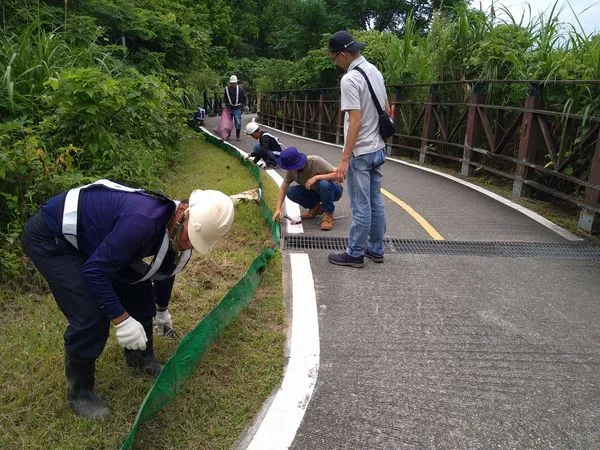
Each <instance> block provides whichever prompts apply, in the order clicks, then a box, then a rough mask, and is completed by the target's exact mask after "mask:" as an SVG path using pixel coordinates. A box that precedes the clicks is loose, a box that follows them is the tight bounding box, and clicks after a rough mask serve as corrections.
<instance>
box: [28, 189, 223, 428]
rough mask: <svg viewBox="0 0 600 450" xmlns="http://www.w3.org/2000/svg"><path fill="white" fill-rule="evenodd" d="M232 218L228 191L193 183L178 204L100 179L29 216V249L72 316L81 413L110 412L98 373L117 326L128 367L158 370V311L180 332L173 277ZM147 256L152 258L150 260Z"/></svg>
mask: <svg viewBox="0 0 600 450" xmlns="http://www.w3.org/2000/svg"><path fill="white" fill-rule="evenodd" d="M233 215H234V209H233V201H232V200H231V198H229V197H228V196H227V195H225V194H223V193H222V192H220V191H214V190H205V191H203V190H195V191H193V192H192V193H191V195H190V198H189V201H187V202H184V201H182V202H178V201H174V200H171V199H170V198H168V197H166V196H164V195H161V194H156V193H153V192H149V191H144V190H142V189H133V188H130V187H128V186H124V185H120V184H117V183H114V182H112V181H109V180H99V181H97V182H95V183H92V184H89V185H87V186H82V187H78V188H74V189H71V190H69V191H67V192H63V193H62V194H58V195H56V196H54V197H52V198H51V199H50V200H48V201H46V203H44V204H43V205H42V207H41V208H40V209H39V210H38V211H37V212H36V213H35V214H34V215H33V216H32V217H31V218H30V219H29V221H28V222H27V225H26V226H25V231H24V233H23V246H24V248H25V253H26V254H27V256H28V257H29V259H30V260H31V261H32V262H33V264H34V265H35V266H36V267H37V269H38V270H39V271H40V273H41V274H42V275H43V276H44V278H45V279H46V281H47V282H48V285H49V287H50V290H51V291H52V295H53V296H54V299H55V300H56V303H57V304H58V307H59V308H60V310H61V311H62V313H63V314H64V315H65V316H66V318H67V320H68V322H69V325H68V326H67V329H66V331H65V334H64V346H65V375H66V378H67V401H68V403H69V406H70V407H71V408H72V409H73V410H74V412H75V414H77V415H79V416H83V417H87V418H90V419H98V418H102V417H105V416H107V415H109V414H110V408H109V407H108V405H107V404H106V402H105V401H104V400H102V399H101V398H100V397H98V396H97V395H96V394H95V392H94V378H95V372H96V360H97V359H98V357H99V356H100V354H101V353H102V351H103V350H104V346H105V344H106V341H107V339H108V336H109V331H110V324H111V323H112V324H113V325H114V327H115V330H116V333H115V334H116V338H117V342H118V343H119V344H120V345H121V346H122V347H123V348H124V353H125V361H126V363H127V365H128V366H130V367H132V368H134V369H137V370H139V371H142V372H145V373H148V374H151V375H154V376H157V375H158V374H159V372H160V371H161V369H162V366H161V365H160V363H159V362H158V361H157V360H156V358H155V356H154V350H153V343H152V337H153V336H152V332H153V330H152V318H153V317H154V316H155V315H156V322H157V325H158V327H159V328H163V329H169V328H170V329H172V326H173V324H172V321H171V315H170V313H169V310H168V306H169V299H170V297H171V290H172V288H173V282H174V280H175V274H177V273H178V272H179V271H181V270H182V269H183V267H184V266H185V265H186V263H187V261H188V260H189V258H190V255H191V249H192V248H194V249H196V250H197V251H198V252H200V253H208V252H209V251H210V249H211V248H212V246H213V245H214V244H215V242H216V241H217V240H218V239H219V238H220V237H222V236H223V235H224V234H225V233H227V231H229V228H230V227H231V224H232V222H233ZM147 257H153V258H152V261H151V262H150V263H148V264H147V263H145V262H144V261H143V258H147ZM157 310H158V312H157Z"/></svg>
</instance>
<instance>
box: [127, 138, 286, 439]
mask: <svg viewBox="0 0 600 450" xmlns="http://www.w3.org/2000/svg"><path fill="white" fill-rule="evenodd" d="M205 136H206V139H207V141H208V142H210V143H212V144H214V145H216V146H217V147H219V148H221V149H223V150H224V151H225V152H227V153H229V154H230V155H232V156H233V157H235V158H237V159H238V160H239V161H240V162H241V163H242V164H244V165H245V166H246V167H247V168H248V170H249V171H250V172H251V173H252V175H253V176H254V178H255V179H256V181H257V182H258V186H259V187H260V188H261V189H262V188H263V185H262V180H261V177H260V168H258V167H257V166H256V165H255V164H252V163H251V162H250V161H247V160H246V159H244V158H243V157H242V156H241V155H240V154H239V153H238V152H237V151H236V150H235V149H234V148H232V147H231V146H230V145H228V144H227V143H225V142H223V141H221V140H220V139H217V138H215V137H213V136H211V135H209V134H205ZM260 213H261V216H262V217H263V218H264V219H265V221H266V222H267V223H268V224H269V226H270V228H271V234H272V237H273V240H274V241H275V243H276V244H279V242H280V240H281V229H280V227H279V223H278V222H273V220H272V214H273V213H272V212H271V210H270V209H269V207H268V206H267V204H266V203H265V201H264V199H263V198H261V199H260ZM275 252H276V251H275V250H274V249H272V248H266V249H264V250H263V251H262V252H261V253H260V254H259V255H258V256H257V257H256V258H255V259H254V261H253V262H252V264H250V267H249V268H248V269H247V270H246V273H245V274H244V276H243V277H242V278H241V279H240V280H239V281H238V282H237V284H236V285H235V286H233V287H232V288H231V289H230V290H229V292H227V294H225V296H224V297H223V298H222V299H221V301H220V302H219V303H218V304H217V306H215V307H214V308H213V309H212V310H211V311H210V312H209V313H208V314H207V315H206V316H204V318H203V319H202V320H201V321H200V322H198V324H197V325H196V327H195V328H194V329H193V330H192V331H190V332H189V333H188V334H187V335H185V336H184V338H183V339H182V340H181V342H180V343H179V345H178V347H177V349H176V350H175V353H174V354H173V355H172V356H171V357H170V358H169V360H168V361H167V362H166V364H165V366H164V367H163V370H162V371H161V372H160V374H159V376H158V377H157V378H156V381H155V382H154V384H153V385H152V387H151V388H150V391H149V392H148V394H146V398H145V399H144V401H143V402H142V406H141V407H140V410H139V411H138V414H137V416H136V418H135V421H134V422H133V425H132V427H131V430H130V431H129V435H128V436H127V438H126V439H125V442H124V443H123V445H122V447H121V450H126V449H131V448H132V447H133V443H134V441H135V436H136V433H137V431H138V428H139V426H140V425H141V424H142V423H143V422H145V421H146V420H148V419H149V418H150V417H152V416H153V415H154V414H156V413H157V412H158V411H160V410H161V409H162V408H163V407H165V406H166V405H167V404H168V403H169V402H170V401H171V400H173V399H174V398H175V396H176V395H177V393H178V392H179V390H180V389H181V386H182V385H183V383H185V382H186V381H187V380H188V379H189V378H190V377H191V376H192V375H193V374H194V372H195V370H196V367H197V365H198V363H199V362H200V360H201V359H202V356H203V355H204V353H205V352H206V350H208V348H209V347H210V346H211V345H212V344H213V343H214V342H215V341H216V339H217V338H218V337H219V335H220V334H221V332H222V331H223V329H224V328H225V327H226V326H227V325H228V324H229V322H231V321H232V320H233V319H234V318H235V317H237V315H238V314H239V313H240V311H241V310H242V309H244V308H245V307H246V306H247V305H248V303H250V301H251V300H252V298H253V297H254V292H255V291H256V288H257V286H258V283H259V281H260V277H259V271H260V270H261V269H262V268H263V267H265V266H266V265H267V263H268V262H269V260H270V259H271V258H272V257H273V255H274V254H275Z"/></svg>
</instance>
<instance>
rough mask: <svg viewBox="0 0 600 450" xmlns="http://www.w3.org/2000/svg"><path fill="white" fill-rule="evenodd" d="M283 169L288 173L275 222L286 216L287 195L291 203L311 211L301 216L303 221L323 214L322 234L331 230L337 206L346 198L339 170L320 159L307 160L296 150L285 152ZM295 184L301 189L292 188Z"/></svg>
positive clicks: (280, 161)
mask: <svg viewBox="0 0 600 450" xmlns="http://www.w3.org/2000/svg"><path fill="white" fill-rule="evenodd" d="M279 167H281V168H282V169H284V170H287V172H286V174H285V177H284V178H283V183H281V186H280V187H279V192H278V194H277V205H275V212H274V213H273V221H275V220H277V219H279V218H280V217H281V216H282V213H281V207H282V206H283V201H284V200H285V197H286V195H287V197H288V198H289V199H290V200H291V201H293V202H295V203H298V204H299V205H300V206H302V207H303V208H306V209H308V211H306V212H304V213H302V215H301V216H300V217H301V218H302V219H312V218H314V217H316V216H320V215H321V214H323V219H322V220H321V230H323V231H329V230H331V229H332V228H333V211H334V210H335V204H334V203H335V202H337V201H338V200H339V199H340V198H341V197H342V192H343V188H342V185H341V184H340V183H338V175H337V173H336V172H335V168H334V167H333V166H332V165H331V164H329V163H328V162H327V161H325V160H324V159H323V158H321V157H320V156H316V155H309V156H306V155H305V154H304V153H301V152H299V151H298V149H296V148H295V147H289V148H286V149H285V150H284V151H283V152H281V156H280V157H279ZM294 181H295V182H296V183H297V185H294V186H290V184H291V183H292V182H294Z"/></svg>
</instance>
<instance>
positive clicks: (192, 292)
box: [0, 138, 285, 449]
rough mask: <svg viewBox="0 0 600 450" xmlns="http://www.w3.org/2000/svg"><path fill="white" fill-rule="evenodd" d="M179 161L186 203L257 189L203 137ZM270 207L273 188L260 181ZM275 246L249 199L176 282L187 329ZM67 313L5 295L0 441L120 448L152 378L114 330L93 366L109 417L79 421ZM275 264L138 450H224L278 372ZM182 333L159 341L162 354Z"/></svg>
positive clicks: (0, 296)
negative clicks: (197, 193)
mask: <svg viewBox="0 0 600 450" xmlns="http://www.w3.org/2000/svg"><path fill="white" fill-rule="evenodd" d="M183 147H184V149H183V154H182V161H185V163H182V164H180V165H179V166H177V167H174V168H173V170H172V172H171V174H170V175H169V176H168V177H167V179H166V185H167V186H169V191H168V192H167V193H168V194H170V195H172V196H173V197H175V198H186V197H187V196H188V195H189V193H190V192H191V190H192V189H195V188H214V189H220V190H222V191H224V192H226V193H227V194H235V193H238V192H241V191H244V190H247V189H251V188H254V187H256V182H255V180H254V179H253V178H252V176H251V175H250V174H249V173H248V172H247V171H246V169H245V168H244V167H242V166H241V165H240V164H239V162H238V161H237V160H235V159H234V158H232V157H230V156H229V155H227V154H225V153H224V152H222V151H220V150H219V149H216V148H215V147H213V146H211V145H209V144H207V143H206V142H205V141H204V139H203V138H194V139H190V140H189V141H186V142H185V143H184V146H183ZM265 193H266V196H267V201H268V202H269V203H270V204H272V203H273V201H274V200H273V199H274V198H275V195H276V186H275V185H274V184H273V183H271V182H270V181H268V180H265ZM269 244H270V236H269V233H268V229H267V227H266V225H265V223H264V221H263V220H262V218H261V217H260V214H259V211H258V207H257V205H256V204H250V203H248V204H245V203H242V204H239V205H237V206H236V218H235V221H234V225H233V227H232V230H231V231H230V233H229V234H228V235H227V237H226V238H225V239H224V240H222V241H221V242H219V243H218V244H217V246H215V248H214V250H213V251H212V252H211V254H210V255H208V256H202V255H198V254H195V255H194V257H193V258H192V261H191V262H190V264H189V265H188V267H187V268H186V270H185V271H184V272H182V274H180V275H179V276H178V277H177V281H176V285H175V288H174V292H173V298H172V299H171V306H170V310H171V314H172V317H173V322H174V326H175V328H176V329H177V331H178V333H179V336H183V335H185V334H186V333H187V332H188V331H190V330H191V329H192V328H193V327H194V326H195V324H196V323H197V322H198V321H199V320H200V319H201V318H202V317H203V316H204V314H206V313H207V312H208V311H209V310H210V309H211V308H212V307H213V306H214V305H215V304H216V303H217V302H218V301H219V300H220V299H221V298H222V296H223V295H224V294H225V293H226V292H227V291H228V290H229V289H230V288H231V287H232V286H233V285H234V284H235V283H236V282H237V280H238V279H239V278H240V277H241V276H242V274H243V273H244V271H245V270H246V268H247V267H248V266H249V265H250V263H251V262H252V260H253V259H254V257H256V255H257V254H258V253H259V252H260V250H262V249H263V248H264V247H265V246H266V245H269ZM65 326H66V320H65V319H64V317H63V316H62V314H61V313H60V312H59V310H58V308H57V307H56V304H55V303H54V300H53V299H52V297H51V296H50V295H48V294H36V293H24V294H15V293H14V292H12V291H9V290H8V289H1V290H0V327H1V329H2V332H3V338H4V343H3V345H2V346H0V358H1V359H2V361H3V364H2V367H1V368H0V423H2V427H0V448H2V449H13V448H15V449H16V448H27V449H37V448H44V449H46V448H69V449H71V448H118V447H120V445H121V443H122V441H123V439H124V438H125V436H126V435H127V433H128V431H129V428H130V426H131V424H132V423H133V420H134V419H135V415H136V413H137V410H138V407H139V405H140V404H141V403H142V401H143V399H144V396H145V394H146V392H147V391H148V390H149V389H150V387H151V385H152V382H153V380H152V378H150V377H144V376H141V375H138V374H136V373H135V372H133V371H131V370H130V369H128V368H127V367H126V366H125V362H124V359H123V355H122V349H121V348H120V347H119V345H118V344H117V343H116V340H115V338H114V335H111V337H110V338H109V341H108V343H107V346H106V349H105V350H104V352H103V354H102V356H101V358H100V359H99V360H98V363H97V373H96V389H97V392H98V393H99V395H100V396H102V397H103V398H104V399H105V400H106V401H107V402H108V403H109V404H110V405H111V407H112V409H113V414H112V416H111V417H109V418H108V419H106V420H104V421H100V422H94V421H88V420H85V419H80V418H77V417H76V416H74V415H73V414H72V413H71V411H70V409H69V408H68V406H67V405H66V401H65V379H64V375H63V348H62V346H63V344H62V333H63V332H64V328H65ZM283 330H284V321H283V299H282V289H281V261H280V258H279V255H277V256H276V257H275V258H273V260H272V261H271V262H270V264H269V266H268V267H267V269H266V270H265V271H264V272H263V274H262V278H261V284H260V286H259V288H258V291H257V294H256V298H255V299H254V300H253V301H252V302H251V303H250V305H249V306H248V308H246V309H245V310H244V311H243V312H242V313H241V315H240V316H239V318H238V319H236V320H234V321H233V322H232V323H231V324H230V325H229V326H228V327H227V328H226V330H225V331H224V333H223V335H222V337H221V338H220V339H219V340H218V341H217V343H216V344H215V346H213V348H211V349H210V350H209V351H208V352H207V354H206V355H205V357H204V358H203V360H202V362H201V363H200V365H199V368H198V371H197V372H196V374H195V375H194V377H192V378H191V379H190V380H189V381H188V383H187V384H186V385H185V386H184V388H183V389H182V391H181V392H180V393H179V395H178V397H177V398H176V399H175V400H174V401H173V402H172V403H171V404H169V405H168V406H167V407H166V408H165V409H164V410H162V411H161V412H160V413H159V414H158V415H157V416H155V417H153V418H152V419H150V420H149V421H148V422H146V423H145V424H143V425H142V427H141V428H140V430H139V432H138V435H137V440H136V448H144V449H154V448H156V449H158V448H160V449H169V448H173V449H181V448H195V449H201V448H202V449H225V448H230V447H231V445H232V444H233V443H234V442H235V441H236V439H237V438H238V437H239V434H240V433H241V431H242V430H243V428H244V427H245V425H246V424H247V423H248V422H249V421H250V419H251V418H252V417H253V415H254V414H255V413H256V412H257V411H258V409H259V408H260V406H261V405H262V402H263V401H264V399H265V398H266V397H267V396H268V394H269V393H270V392H271V391H272V390H273V388H274V387H275V386H276V385H277V384H278V382H279V381H280V379H281V376H282V372H283V363H284V361H283V346H284V340H285V338H284V332H283ZM177 344H178V340H177V339H175V340H168V339H164V338H161V337H158V338H157V339H156V353H157V355H158V357H159V359H163V360H166V359H167V358H168V357H169V355H170V354H172V353H173V352H174V350H175V348H176V347H177Z"/></svg>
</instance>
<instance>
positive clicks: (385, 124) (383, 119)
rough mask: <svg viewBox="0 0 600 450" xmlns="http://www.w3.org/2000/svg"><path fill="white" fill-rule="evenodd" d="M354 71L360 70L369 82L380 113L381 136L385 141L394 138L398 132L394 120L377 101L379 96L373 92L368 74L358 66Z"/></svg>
mask: <svg viewBox="0 0 600 450" xmlns="http://www.w3.org/2000/svg"><path fill="white" fill-rule="evenodd" d="M354 69H356V70H358V71H359V72H360V73H361V74H362V76H363V77H365V80H366V81H367V85H368V86H369V92H371V98H372V99H373V103H375V108H377V112H378V113H379V134H381V137H382V138H383V139H387V138H389V137H392V136H393V135H394V133H395V132H396V124H395V123H394V121H393V120H392V118H391V117H390V116H389V115H388V113H387V112H386V111H385V110H384V109H383V108H382V107H381V105H380V104H379V100H377V96H376V95H375V91H373V86H371V82H370V81H369V78H368V77H367V74H366V73H365V71H364V70H362V69H361V68H360V67H358V66H356V67H355V68H354Z"/></svg>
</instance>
